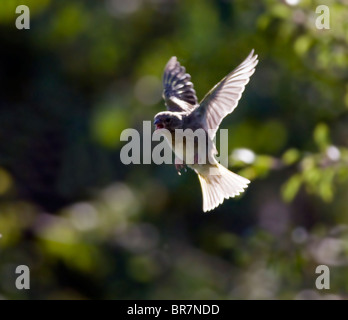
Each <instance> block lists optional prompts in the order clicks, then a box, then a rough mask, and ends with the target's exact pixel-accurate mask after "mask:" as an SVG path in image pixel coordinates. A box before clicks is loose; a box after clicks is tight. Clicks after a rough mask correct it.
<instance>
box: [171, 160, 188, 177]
mask: <svg viewBox="0 0 348 320" xmlns="http://www.w3.org/2000/svg"><path fill="white" fill-rule="evenodd" d="M174 164H175V169H176V171H177V172H178V175H179V176H181V172H180V171H181V170H182V169H185V171H187V170H186V164H185V163H184V161H183V160H181V159H179V158H177V157H175V160H174Z"/></svg>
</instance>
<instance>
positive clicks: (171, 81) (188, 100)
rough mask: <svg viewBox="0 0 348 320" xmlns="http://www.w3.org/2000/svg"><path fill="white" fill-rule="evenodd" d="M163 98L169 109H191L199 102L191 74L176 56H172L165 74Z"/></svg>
mask: <svg viewBox="0 0 348 320" xmlns="http://www.w3.org/2000/svg"><path fill="white" fill-rule="evenodd" d="M163 87H164V90H163V99H164V101H165V104H166V106H167V109H168V110H169V111H179V112H182V111H191V110H193V109H194V108H195V107H196V106H197V104H198V99H197V97H196V91H195V89H194V88H193V83H192V82H191V76H190V75H189V74H188V73H186V69H185V67H183V66H181V65H180V63H179V62H178V60H177V58H176V57H171V59H170V60H169V61H168V63H167V65H166V67H165V69H164V74H163Z"/></svg>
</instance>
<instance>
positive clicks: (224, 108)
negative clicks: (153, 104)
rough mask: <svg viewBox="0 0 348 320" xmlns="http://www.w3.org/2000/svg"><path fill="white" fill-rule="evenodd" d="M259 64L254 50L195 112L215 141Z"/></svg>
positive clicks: (204, 99)
mask: <svg viewBox="0 0 348 320" xmlns="http://www.w3.org/2000/svg"><path fill="white" fill-rule="evenodd" d="M257 63H258V60H257V55H254V50H252V51H251V52H250V54H249V55H248V57H247V58H246V59H245V60H244V61H243V62H242V63H241V64H240V65H239V66H238V67H237V68H236V69H234V70H233V71H232V72H231V73H230V74H228V75H227V76H226V77H225V78H223V79H222V80H221V81H220V82H219V83H218V84H217V85H216V86H215V87H214V88H213V89H211V90H210V91H209V92H208V94H207V95H206V96H205V97H204V98H203V100H202V102H201V103H200V106H199V107H198V108H197V109H196V110H195V111H194V113H196V115H199V116H200V117H203V123H204V125H205V127H206V129H211V130H210V131H209V134H210V138H211V139H214V136H215V134H216V131H217V129H218V128H219V125H220V123H221V121H222V120H223V118H224V117H225V116H226V115H228V114H229V113H231V112H232V111H233V110H234V109H235V108H236V107H237V104H238V101H239V99H240V98H241V96H242V93H243V91H244V89H245V86H246V84H247V83H248V82H249V80H250V77H251V75H252V74H253V73H254V71H255V66H256V65H257Z"/></svg>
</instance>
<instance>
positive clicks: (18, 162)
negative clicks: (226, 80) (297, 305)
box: [0, 0, 348, 299]
mask: <svg viewBox="0 0 348 320" xmlns="http://www.w3.org/2000/svg"><path fill="white" fill-rule="evenodd" d="M19 4H26V5H28V6H29V8H30V14H31V16H30V19H31V25H30V30H17V29H16V27H15V20H16V18H17V16H18V15H17V14H15V8H16V6H17V5H19ZM320 4H322V3H321V2H320V1H309V0H308V1H304V0H303V1H295V0H292V1H290V0H288V1H287V2H286V1H268V0H264V1H248V2H247V1H244V0H236V1H227V0H226V1H225V0H220V1H209V0H205V1H202V0H200V1H198V0H194V1H175V0H168V1H165V0H129V1H121V0H106V1H96V0H95V1H92V0H90V1H78V0H77V1H68V0H60V1H57V0H51V1H50V0H32V1H29V0H26V1H21V2H19V1H13V0H12V1H11V0H1V3H0V41H1V42H0V43H1V44H0V235H1V238H0V298H4V299H38V298H41V299H61V298H64V299H86V298H87V299H314V298H327V299H330V298H336V299H339V298H347V291H348V269H347V268H348V242H347V241H348V229H347V228H348V206H347V198H348V189H347V186H348V148H347V147H348V146H347V138H348V126H347V121H348V112H347V111H348V86H347V80H348V73H347V67H348V55H347V41H348V22H347V21H348V10H347V6H348V3H347V1H346V0H341V1H326V4H327V5H328V7H329V9H330V27H331V28H330V29H329V30H318V29H317V28H316V27H315V21H316V19H317V17H318V16H319V15H320V14H316V12H315V10H316V7H317V6H318V5H320ZM252 48H254V49H255V51H256V53H257V54H258V55H259V60H260V62H259V65H258V66H257V69H256V72H255V74H254V75H253V76H252V79H251V81H250V83H249V84H248V85H247V88H246V90H245V92H244V95H243V97H242V99H241V101H240V103H239V106H238V108H237V109H236V110H235V111H234V113H233V114H232V115H231V116H229V117H227V118H226V119H225V120H224V121H223V123H222V126H221V127H222V128H226V129H228V130H229V152H230V159H229V160H230V161H229V167H230V169H231V170H233V171H235V172H237V173H239V174H241V175H243V176H245V177H247V178H249V179H250V180H252V183H251V184H250V186H249V188H248V189H247V191H246V192H245V193H244V194H243V195H242V196H241V197H239V198H236V199H230V200H228V201H225V203H224V204H223V205H221V206H220V207H218V208H217V209H216V210H214V211H213V212H209V213H203V212H202V198H201V190H200V186H199V182H198V179H197V177H196V175H195V173H194V172H193V171H189V172H187V173H185V174H183V175H182V176H178V175H177V173H176V171H175V168H174V166H171V165H161V166H156V165H128V166H125V165H123V164H122V163H121V161H120V150H121V148H122V146H123V145H124V144H125V143H124V142H121V141H120V134H121V132H122V130H124V129H126V128H137V129H140V130H141V129H142V121H143V120H149V121H152V119H153V116H154V115H155V114H156V113H157V112H159V111H161V110H163V109H164V105H163V102H162V100H161V89H162V87H161V86H162V84H161V77H162V71H163V68H164V66H165V64H166V62H167V61H168V59H169V58H170V57H171V56H173V55H176V56H177V57H178V59H179V61H180V62H181V63H182V64H183V65H184V66H186V68H187V71H188V72H189V73H190V74H191V75H192V80H193V82H194V84H195V89H196V91H197V96H198V98H199V99H201V98H202V97H203V96H204V95H205V93H206V92H207V91H208V90H209V89H210V88H211V87H212V86H213V85H215V83H217V82H218V81H219V80H220V79H221V78H222V77H223V76H225V75H226V74H227V73H228V72H230V71H231V70H232V69H233V68H234V67H236V66H237V65H238V64H239V63H240V62H242V61H243V59H244V58H245V57H246V56H247V55H248V53H249V52H250V51H251V49H252ZM22 264H24V265H27V266H28V267H29V268H30V271H31V283H30V290H21V291H20V290H17V289H16V287H15V279H16V276H17V275H16V274H15V268H16V267H17V266H18V265H22ZM321 264H325V265H327V266H329V267H330V290H322V291H320V290H317V289H316V287H315V280H316V277H317V276H318V275H317V274H315V269H316V267H317V266H318V265H321Z"/></svg>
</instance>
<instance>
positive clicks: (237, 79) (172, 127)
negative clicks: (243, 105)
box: [154, 50, 258, 212]
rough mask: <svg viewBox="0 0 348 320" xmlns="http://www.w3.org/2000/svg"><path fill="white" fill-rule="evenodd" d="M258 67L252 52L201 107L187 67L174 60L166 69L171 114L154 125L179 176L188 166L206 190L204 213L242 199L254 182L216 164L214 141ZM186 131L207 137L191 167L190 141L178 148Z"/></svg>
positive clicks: (161, 114) (166, 95) (158, 116)
mask: <svg viewBox="0 0 348 320" xmlns="http://www.w3.org/2000/svg"><path fill="white" fill-rule="evenodd" d="M257 63H258V60H257V55H254V50H252V51H251V52H250V54H249V55H248V57H247V58H246V59H245V60H244V61H243V62H242V63H241V64H240V65H239V66H238V67H237V68H236V69H234V70H233V71H232V72H231V73H229V74H228V75H227V76H226V77H225V78H223V79H222V80H221V81H220V82H219V83H218V84H216V85H215V86H214V87H213V88H212V89H211V90H210V91H209V92H208V93H207V94H206V96H205V97H204V98H203V100H202V101H201V102H200V103H198V99H197V97H196V92H195V90H194V88H193V83H192V82H191V76H190V75H189V74H188V73H186V69H185V67H183V66H181V65H180V63H179V62H178V60H177V58H176V57H172V58H171V59H170V60H169V61H168V63H167V65H166V67H165V69H164V74H163V86H164V90H163V99H164V101H165V104H166V107H167V110H168V111H163V112H159V113H158V114H156V116H155V118H154V125H155V126H156V131H157V132H159V133H161V132H163V133H162V135H163V136H165V138H166V139H167V141H168V143H169V145H170V146H171V148H172V150H173V151H174V154H175V157H176V159H175V166H176V168H177V170H178V173H179V174H180V169H182V168H183V167H184V166H185V165H187V166H188V167H190V168H191V169H193V170H194V171H195V172H196V173H197V175H198V178H199V181H200V184H201V188H202V194H203V211H204V212H206V211H210V210H212V209H214V208H216V207H217V206H218V205H220V204H222V202H223V201H224V199H228V198H233V197H235V196H236V195H239V194H240V193H241V192H243V191H244V189H245V188H247V186H248V184H249V182H250V181H249V180H248V179H246V178H244V177H241V176H239V175H237V174H235V173H233V172H231V171H229V170H228V169H227V168H225V167H224V166H223V165H221V164H220V163H219V162H218V161H217V160H216V158H215V155H216V154H217V150H216V147H215V144H214V142H213V140H214V137H215V134H216V131H217V130H218V128H219V125H220V123H221V121H222V120H223V119H224V117H225V116H226V115H228V114H229V113H231V112H232V111H233V110H234V109H235V108H236V107H237V104H238V101H239V99H240V98H241V96H242V93H243V91H244V89H245V86H246V84H247V83H248V82H249V80H250V77H251V75H252V74H253V73H254V71H255V66H256V65H257ZM186 129H191V130H192V131H193V132H194V131H195V130H201V131H203V132H204V133H205V136H206V149H205V150H206V154H204V155H202V154H200V153H199V151H200V150H201V149H200V148H198V147H197V143H194V144H193V148H191V149H192V150H190V151H192V153H193V154H194V156H193V161H191V162H190V163H189V162H188V161H186V160H187V149H186V140H185V139H182V141H183V143H182V144H181V145H180V144H179V143H178V144H176V141H178V135H179V134H181V135H182V131H183V130H186ZM180 138H182V136H181V137H180ZM179 149H180V150H179ZM185 150H186V151H185ZM198 159H200V160H202V159H203V160H204V159H205V160H206V161H198Z"/></svg>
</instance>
